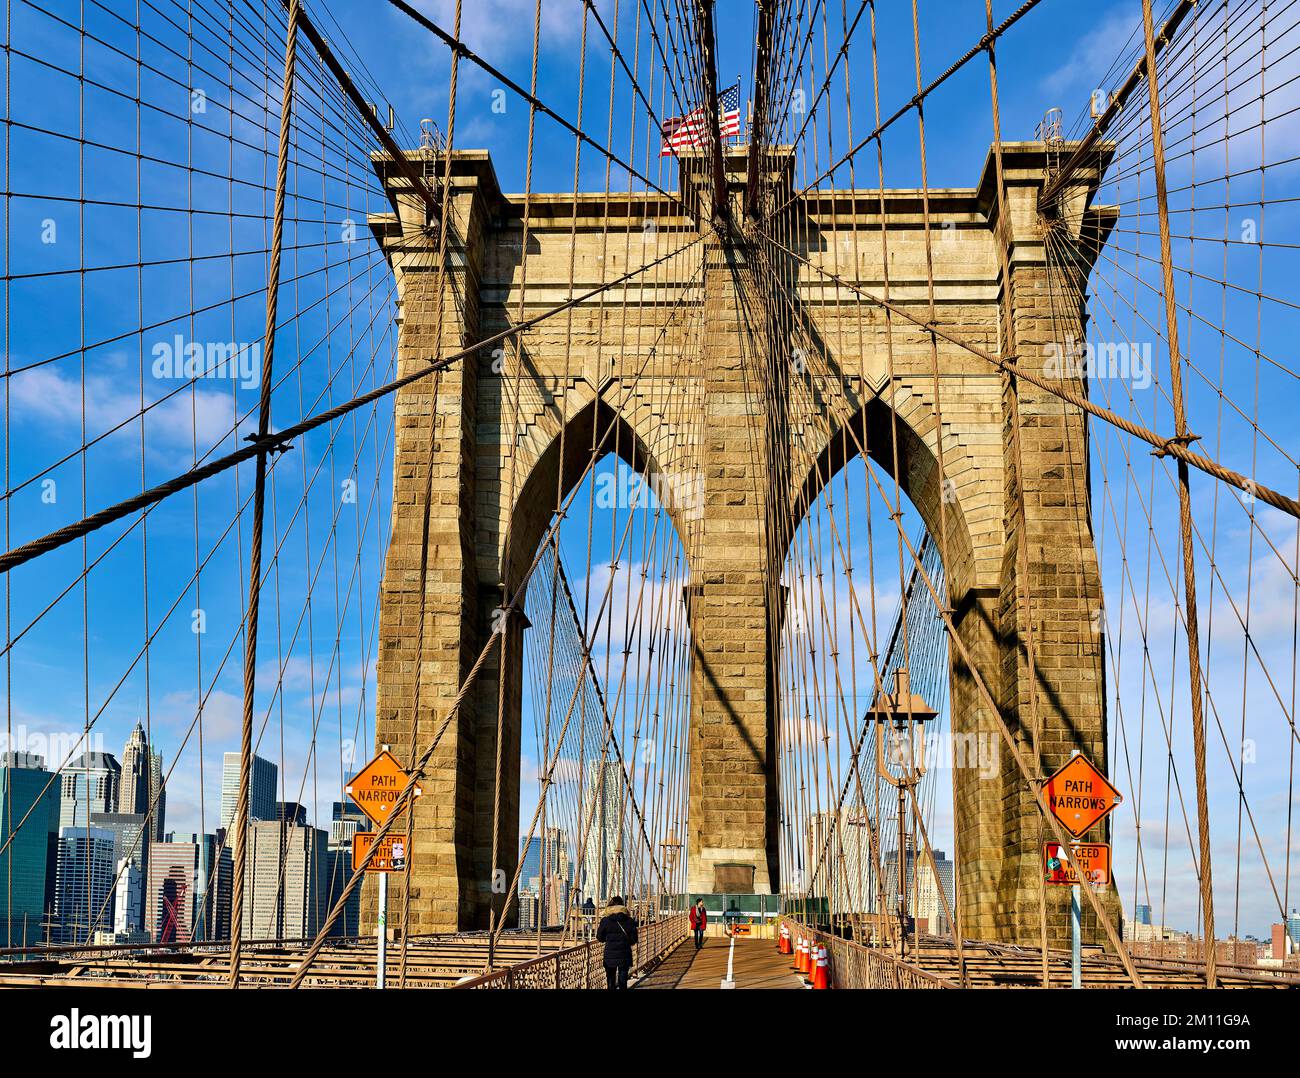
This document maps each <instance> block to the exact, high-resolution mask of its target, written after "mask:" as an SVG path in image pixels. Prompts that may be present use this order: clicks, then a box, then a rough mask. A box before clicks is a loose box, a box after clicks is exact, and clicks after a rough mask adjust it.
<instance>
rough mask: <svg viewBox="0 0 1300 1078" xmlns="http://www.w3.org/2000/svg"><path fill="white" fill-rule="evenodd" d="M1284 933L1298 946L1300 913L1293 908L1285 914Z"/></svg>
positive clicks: (1299, 945) (1299, 939)
mask: <svg viewBox="0 0 1300 1078" xmlns="http://www.w3.org/2000/svg"><path fill="white" fill-rule="evenodd" d="M1286 934H1287V935H1288V936H1290V937H1291V942H1292V943H1293V944H1295V946H1296V947H1297V948H1300V913H1297V912H1296V911H1295V910H1292V911H1291V913H1290V914H1289V915H1288V916H1287V919H1286Z"/></svg>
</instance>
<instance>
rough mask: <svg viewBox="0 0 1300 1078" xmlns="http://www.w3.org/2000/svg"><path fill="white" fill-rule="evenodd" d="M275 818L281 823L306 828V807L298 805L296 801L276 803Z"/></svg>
mask: <svg viewBox="0 0 1300 1078" xmlns="http://www.w3.org/2000/svg"><path fill="white" fill-rule="evenodd" d="M254 818H256V817H254ZM275 818H276V819H277V820H279V821H281V822H282V823H291V824H295V825H296V826H298V827H306V826H307V806H306V805H303V804H300V803H299V802H297V801H277V802H276V803H275Z"/></svg>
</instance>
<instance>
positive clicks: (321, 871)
mask: <svg viewBox="0 0 1300 1078" xmlns="http://www.w3.org/2000/svg"><path fill="white" fill-rule="evenodd" d="M328 837H329V836H328V835H326V834H325V832H324V831H322V830H320V829H319V828H316V827H299V826H297V825H296V824H292V823H281V822H280V821H279V820H259V821H255V822H253V823H250V824H249V826H248V846H247V860H246V861H245V867H244V886H245V888H246V889H247V893H246V895H245V899H244V924H243V931H244V938H245V939H249V940H258V939H303V938H305V937H310V936H314V935H315V934H316V932H317V930H318V929H319V928H320V926H321V925H322V924H323V923H324V921H325V915H326V914H327V913H328V912H329V910H328V909H326V908H325V902H326V900H327V898H328V896H329V891H328V884H327V880H326V875H325V873H326V865H327V862H328V856H327V855H328V849H327V846H328V842H327V840H328Z"/></svg>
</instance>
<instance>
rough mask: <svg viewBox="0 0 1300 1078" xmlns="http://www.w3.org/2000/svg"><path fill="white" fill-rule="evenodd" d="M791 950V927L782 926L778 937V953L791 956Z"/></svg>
mask: <svg viewBox="0 0 1300 1078" xmlns="http://www.w3.org/2000/svg"><path fill="white" fill-rule="evenodd" d="M790 950H791V948H790V926H789V925H787V924H782V925H781V933H780V935H778V936H777V937H776V953H777V954H789V953H790Z"/></svg>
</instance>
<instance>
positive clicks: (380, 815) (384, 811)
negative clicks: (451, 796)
mask: <svg viewBox="0 0 1300 1078" xmlns="http://www.w3.org/2000/svg"><path fill="white" fill-rule="evenodd" d="M409 777H410V776H408V775H407V773H406V772H405V771H403V770H402V765H401V764H399V763H398V762H397V760H396V759H395V758H394V757H393V754H392V753H391V752H389V751H388V750H387V749H385V750H384V751H383V752H381V753H380V754H379V755H378V756H376V757H375V758H374V759H373V760H371V761H370V763H368V764H366V766H365V767H363V768H362V769H361V770H360V771H358V772H357V773H356V775H354V776H353V777H352V781H351V782H350V783H348V784H347V786H345V787H344V788H343V789H344V791H345V792H346V793H347V794H348V796H349V797H351V798H352V800H353V801H355V802H356V803H357V805H358V806H360V808H361V811H362V812H364V813H365V814H366V815H367V816H369V817H370V818H371V819H372V820H374V821H375V823H377V824H379V825H380V826H381V827H382V826H383V825H384V824H385V823H387V822H388V814H389V813H390V812H392V811H393V806H394V805H396V804H397V799H398V798H399V797H400V796H401V794H402V791H403V790H404V789H406V780H407V779H408V778H409ZM422 792H423V791H421V789H420V787H419V786H416V787H415V789H414V790H413V791H412V794H413V796H415V797H419V796H420V794H421V793H422Z"/></svg>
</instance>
